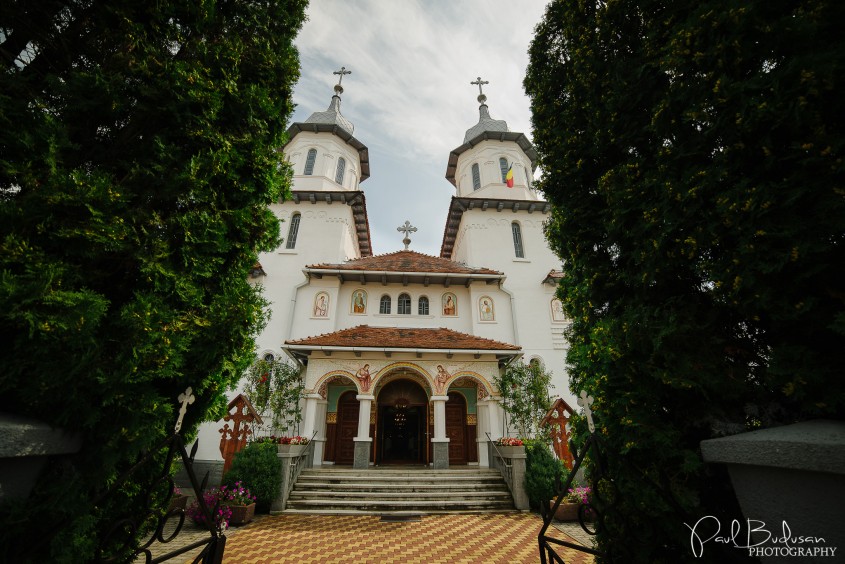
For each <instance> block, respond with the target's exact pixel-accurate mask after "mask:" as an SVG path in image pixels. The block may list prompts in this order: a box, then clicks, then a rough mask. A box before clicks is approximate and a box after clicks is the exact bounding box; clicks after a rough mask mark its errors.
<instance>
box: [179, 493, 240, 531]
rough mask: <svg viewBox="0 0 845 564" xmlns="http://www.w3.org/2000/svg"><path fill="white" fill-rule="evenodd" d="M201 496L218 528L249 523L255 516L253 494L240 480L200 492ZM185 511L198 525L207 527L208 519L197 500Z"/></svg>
mask: <svg viewBox="0 0 845 564" xmlns="http://www.w3.org/2000/svg"><path fill="white" fill-rule="evenodd" d="M202 498H203V500H204V501H205V505H206V507H208V509H209V511H211V513H212V515H214V526H215V527H218V528H219V529H228V528H229V526H230V525H243V524H245V523H249V522H250V521H251V520H252V518H253V517H254V516H255V496H254V495H252V493H250V491H249V489H247V488H246V487H244V486H243V484H242V483H241V482H235V484H234V485H232V486H220V487H219V488H213V489H210V490H208V491H206V492H204V493H203V494H202ZM187 513H188V516H189V517H190V518H191V519H193V520H194V522H195V523H197V524H198V525H202V526H204V527H209V523H208V519H207V518H206V516H205V514H204V513H203V511H202V508H201V507H200V504H199V502H198V501H194V503H192V504H191V506H190V507H189V508H188V510H187Z"/></svg>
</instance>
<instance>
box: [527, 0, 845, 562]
mask: <svg viewBox="0 0 845 564" xmlns="http://www.w3.org/2000/svg"><path fill="white" fill-rule="evenodd" d="M842 21H845V6H843V5H842V3H840V2H833V1H821V0H806V1H800V2H781V1H776V2H771V1H742V2H727V1H699V2H670V3H665V2H651V1H618V2H583V1H578V0H560V1H555V2H552V3H551V4H550V5H549V7H548V9H547V12H546V15H545V18H544V20H543V21H542V22H541V24H540V25H539V26H538V28H537V34H536V38H535V40H534V42H533V43H532V46H531V49H530V59H531V62H530V66H529V69H528V73H527V77H526V79H525V87H526V90H527V92H528V94H529V96H530V97H531V99H532V111H533V125H534V139H535V143H536V145H537V149H538V152H539V154H540V159H541V165H542V167H543V169H544V171H545V176H544V178H543V179H542V181H541V182H540V189H541V190H542V191H543V192H544V193H545V194H546V196H547V197H548V198H549V200H550V201H551V202H552V203H553V212H552V218H551V220H550V221H549V224H548V228H547V235H548V238H549V241H550V243H551V244H552V246H553V248H554V249H555V251H556V252H557V253H558V254H559V255H560V256H561V258H562V259H563V260H564V263H565V266H564V269H565V272H566V276H565V277H564V278H563V279H562V282H561V287H560V290H559V292H560V296H561V298H562V300H563V302H564V305H565V308H566V311H567V314H568V315H569V317H570V318H571V319H573V324H572V327H571V330H570V331H569V335H568V336H569V339H570V343H571V349H570V350H569V353H568V363H569V364H570V366H571V378H572V387H573V390H574V391H576V393H577V392H580V391H581V390H582V389H583V390H587V391H588V392H589V393H591V394H592V395H594V396H595V405H594V411H595V412H596V420H597V424H598V425H599V427H600V430H601V432H602V435H603V436H604V438H605V440H606V444H607V446H608V448H609V450H610V454H609V456H610V459H609V464H610V466H609V469H610V474H611V476H612V477H613V479H614V485H615V489H616V493H617V495H616V499H617V501H618V503H617V504H616V505H615V507H614V510H613V512H612V513H611V514H609V515H607V519H606V521H607V524H608V527H607V528H606V529H605V531H604V532H603V533H602V534H600V536H599V540H600V542H601V543H602V546H603V547H604V548H606V549H611V550H612V551H613V552H614V554H615V555H616V556H618V557H619V558H621V559H622V560H624V561H626V562H678V561H682V560H685V559H688V558H689V555H690V551H689V530H688V529H687V528H686V527H685V526H684V524H683V522H684V520H685V519H686V517H685V516H693V517H697V516H698V515H706V514H711V515H721V514H722V513H725V512H727V513H730V511H731V507H732V505H731V503H732V502H731V500H732V494H731V492H730V490H729V484H728V483H727V480H726V479H725V476H724V475H723V474H721V471H720V469H718V468H707V467H705V465H704V464H703V462H702V460H701V458H700V453H699V448H698V444H699V442H700V441H701V440H703V439H707V438H711V437H716V436H720V435H724V434H730V433H735V432H739V431H742V430H747V429H754V428H758V427H760V426H767V425H776V424H781V423H788V422H793V421H798V420H802V419H807V418H814V417H835V418H842V417H843V416H845V380H843V379H842V378H841V371H842V366H843V363H845V278H843V277H842V276H841V272H842V264H845V244H844V243H845V186H844V185H843V171H845V167H844V165H843V151H845V146H844V145H845V137H844V136H843V135H842V132H843V131H844V130H845V127H843V125H845V124H844V123H843V119H845V118H843V116H845V102H843V99H842V96H841V92H842V88H843V86H845V85H843V81H845V72H843V71H845V44H843V43H842V41H841V38H840V37H839V35H840V31H841V22H842ZM643 474H645V476H646V479H645V480H644V479H643ZM649 483H653V484H659V487H658V488H657V489H659V490H662V492H663V493H667V494H670V496H669V498H668V499H664V498H663V497H662V496H660V495H657V494H656V493H655V491H654V490H655V487H652V486H648V484H649ZM730 516H732V517H738V515H737V514H732V515H730ZM708 548H709V546H708ZM714 550H715V549H714ZM736 552H737V551H733V552H731V551H728V552H727V554H728V555H729V556H728V557H730V555H731V554H733V555H735V554H736Z"/></svg>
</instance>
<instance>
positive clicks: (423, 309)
mask: <svg viewBox="0 0 845 564" xmlns="http://www.w3.org/2000/svg"><path fill="white" fill-rule="evenodd" d="M417 313H418V314H420V315H428V298H426V297H425V296H422V297H421V298H420V301H419V302H417Z"/></svg>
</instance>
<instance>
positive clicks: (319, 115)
mask: <svg viewBox="0 0 845 564" xmlns="http://www.w3.org/2000/svg"><path fill="white" fill-rule="evenodd" d="M304 123H327V124H329V125H336V126H338V127H339V128H341V129H343V130H344V131H346V132H347V133H349V134H350V135H352V133H353V132H354V131H355V126H354V125H352V122H351V121H349V120H348V119H346V118H345V117H343V116H342V115H341V113H340V96H338V95H337V94H335V95H334V96H332V102H331V104H329V108H328V109H327V110H326V111H324V112H314V113H313V114H311V117H309V118H308V119H306V120H305V122H304ZM503 123H504V122H503Z"/></svg>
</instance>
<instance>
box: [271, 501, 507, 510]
mask: <svg viewBox="0 0 845 564" xmlns="http://www.w3.org/2000/svg"><path fill="white" fill-rule="evenodd" d="M288 508H289V509H299V510H306V509H319V510H323V511H326V510H337V509H345V510H356V511H372V512H376V513H385V512H393V511H405V512H409V511H410V512H414V511H416V512H420V513H428V512H429V511H433V510H436V511H467V510H469V511H485V510H486V511H496V510H507V509H513V501H512V500H510V499H508V500H504V501H476V500H465V499H449V500H413V501H401V500H380V499H376V500H360V499H358V500H344V499H303V500H296V501H291V502H289V503H288Z"/></svg>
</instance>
